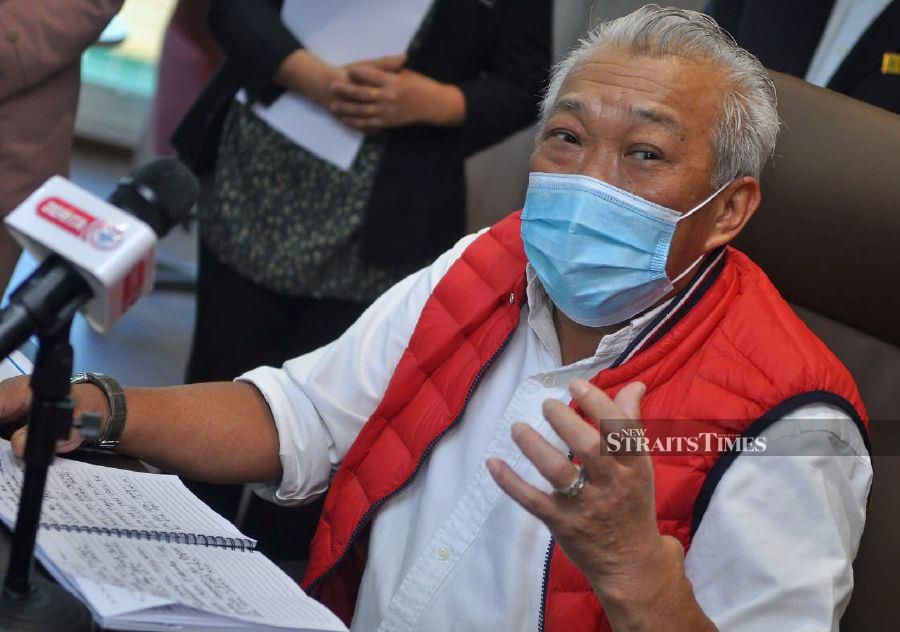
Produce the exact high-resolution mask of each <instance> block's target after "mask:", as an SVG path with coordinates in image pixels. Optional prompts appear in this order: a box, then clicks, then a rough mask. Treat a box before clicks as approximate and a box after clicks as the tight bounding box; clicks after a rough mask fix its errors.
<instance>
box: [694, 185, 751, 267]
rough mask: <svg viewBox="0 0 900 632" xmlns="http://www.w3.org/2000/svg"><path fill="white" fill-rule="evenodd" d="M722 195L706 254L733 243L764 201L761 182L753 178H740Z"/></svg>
mask: <svg viewBox="0 0 900 632" xmlns="http://www.w3.org/2000/svg"><path fill="white" fill-rule="evenodd" d="M722 193H723V195H722V197H721V198H719V199H720V202H719V205H718V206H717V208H716V216H715V218H714V219H713V221H712V231H711V232H710V235H709V237H707V239H706V244H705V245H704V250H705V251H706V252H709V251H710V250H714V249H716V248H718V247H720V246H724V245H725V244H727V243H729V242H731V241H733V240H734V238H735V237H737V236H738V235H739V234H740V232H741V231H742V230H744V226H746V225H747V222H749V221H750V218H751V217H753V214H754V213H756V209H758V208H759V203H760V200H762V194H761V193H760V190H759V180H757V179H756V178H754V177H753V176H744V177H742V178H738V179H737V180H735V181H734V182H732V183H731V184H730V185H728V187H726V189H725V190H724V191H723V192H722Z"/></svg>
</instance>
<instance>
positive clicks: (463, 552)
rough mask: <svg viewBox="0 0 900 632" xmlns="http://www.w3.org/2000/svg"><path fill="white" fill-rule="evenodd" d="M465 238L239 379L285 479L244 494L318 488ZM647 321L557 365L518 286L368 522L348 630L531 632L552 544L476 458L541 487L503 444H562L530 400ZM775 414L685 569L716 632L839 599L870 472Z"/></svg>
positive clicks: (824, 417) (796, 620) (563, 393)
mask: <svg viewBox="0 0 900 632" xmlns="http://www.w3.org/2000/svg"><path fill="white" fill-rule="evenodd" d="M472 239H474V236H469V237H467V238H464V239H463V240H461V241H460V242H459V243H458V244H457V245H456V246H455V247H454V248H453V249H452V250H451V251H449V252H447V253H445V254H444V255H443V256H441V257H440V258H439V259H438V260H437V261H436V262H435V263H434V264H433V265H432V266H430V267H429V268H426V269H424V270H422V271H420V272H418V273H416V274H414V275H412V276H410V277H408V278H407V279H405V280H404V281H402V282H400V283H399V284H397V285H396V286H395V287H394V288H392V289H391V290H390V291H388V292H387V293H386V294H384V295H383V296H382V297H381V298H380V299H379V300H378V301H376V303H375V304H374V305H373V306H372V307H370V308H369V309H368V310H367V311H366V313H365V314H364V315H363V316H362V317H361V318H360V320H359V321H357V323H355V324H354V325H353V326H352V327H351V328H350V329H349V330H348V331H347V332H346V333H345V334H344V335H343V336H342V337H341V338H339V339H338V340H337V341H335V342H333V343H332V344H330V345H328V346H326V347H323V348H321V349H318V350H316V351H314V352H312V353H309V354H306V355H304V356H301V357H299V358H296V359H293V360H290V361H289V362H287V363H285V365H284V367H283V368H282V369H274V368H259V369H255V370H254V371H251V372H249V373H248V374H246V375H244V376H243V377H242V378H240V379H242V380H246V381H249V382H252V383H253V384H255V385H256V386H257V388H259V390H260V391H261V392H262V393H263V395H264V396H265V398H266V400H267V402H268V403H269V406H270V408H271V410H272V413H273V416H274V418H275V423H276V425H277V427H278V434H279V441H280V455H281V462H282V466H283V470H284V474H283V478H282V480H281V481H280V482H279V483H278V484H273V485H269V486H258V488H257V492H258V493H259V494H260V495H262V496H263V497H267V498H269V499H272V500H276V501H277V502H282V503H285V504H291V503H297V502H302V501H305V500H309V499H311V498H313V497H315V496H317V495H319V494H321V493H322V492H324V491H325V489H326V488H327V486H328V483H329V478H330V475H331V473H332V468H335V467H336V466H337V465H338V463H339V462H340V460H341V459H342V457H343V455H344V454H346V452H347V450H348V448H349V447H350V445H351V444H352V443H353V441H354V439H355V438H356V436H357V434H358V432H359V430H360V428H361V427H362V425H363V424H364V423H365V422H366V420H367V419H368V417H369V416H370V415H371V413H372V412H373V411H374V410H375V408H376V406H377V404H378V403H379V402H380V400H381V397H382V395H383V394H384V391H385V389H386V387H387V384H388V381H389V379H390V377H391V375H392V373H393V370H394V367H395V366H396V364H397V362H398V361H399V359H400V356H401V354H402V353H403V351H404V349H405V348H406V346H407V343H408V341H409V338H410V336H411V334H412V331H413V328H414V326H415V324H416V322H417V320H418V318H419V314H420V311H421V309H422V306H423V305H424V304H425V301H426V300H427V299H428V297H429V296H430V295H431V291H432V289H433V288H434V286H435V285H436V284H437V282H438V281H439V280H440V278H441V277H442V276H443V275H444V273H445V272H446V270H447V269H448V268H449V267H450V265H451V264H452V263H453V262H454V261H455V260H456V259H457V258H458V257H459V256H460V254H461V253H462V251H463V250H464V249H465V247H466V246H467V245H468V244H469V243H471V241H472ZM661 309H664V307H663V306H660V307H659V308H657V309H656V310H653V311H651V312H650V313H647V314H644V315H642V316H641V317H639V318H637V319H635V320H634V321H633V322H631V323H630V324H629V325H627V326H625V327H623V328H622V329H621V330H619V331H617V332H615V333H613V334H611V335H608V336H605V337H604V338H603V339H602V341H601V342H600V345H599V346H598V348H597V351H596V353H595V354H594V356H593V357H590V358H587V359H584V360H581V361H579V362H576V363H573V364H570V365H566V366H562V365H561V362H560V353H559V344H558V341H557V339H556V333H555V329H554V327H553V323H552V315H551V306H550V303H549V301H548V299H547V297H546V295H545V293H544V291H543V289H542V288H541V286H540V283H539V282H538V281H537V280H536V279H534V278H533V275H531V274H529V284H528V305H527V306H526V307H523V310H524V312H525V313H524V314H523V318H522V319H521V322H520V324H519V326H518V327H517V329H516V330H515V332H514V333H513V334H512V336H511V337H510V339H509V340H508V342H507V344H506V346H505V348H504V350H503V352H502V353H501V354H499V355H498V356H497V358H496V359H495V361H494V363H493V365H492V366H491V368H490V369H489V370H488V371H487V372H486V373H485V374H484V376H483V378H482V381H481V382H480V384H479V386H478V388H477V389H475V392H474V394H473V395H472V397H471V399H470V401H469V403H468V405H467V407H466V409H465V412H464V415H463V419H462V422H461V423H460V424H459V425H458V426H457V427H456V428H455V429H454V430H453V431H452V432H450V433H448V435H447V436H446V437H445V438H444V439H442V441H441V442H440V443H439V444H438V445H437V447H436V448H435V449H434V451H433V452H432V454H431V456H430V457H429V458H428V460H427V461H426V466H425V467H423V468H422V470H421V471H420V472H419V473H418V475H417V476H416V477H415V478H414V479H413V481H412V482H411V484H410V485H409V486H408V487H407V488H406V489H405V490H404V491H403V492H402V493H400V494H398V495H397V496H395V497H394V498H392V499H391V500H390V501H388V502H387V503H385V504H384V506H383V507H382V508H381V509H380V511H379V512H378V513H377V515H376V517H375V519H374V521H373V523H372V531H371V536H370V542H369V558H368V563H367V565H366V570H365V574H364V576H363V580H362V585H361V587H360V592H359V598H358V600H357V604H356V613H355V616H354V620H353V630H354V631H357V630H375V629H379V630H390V631H392V632H395V631H399V630H427V631H429V632H432V631H441V630H484V629H496V630H525V629H535V628H537V626H538V617H539V613H540V609H541V601H542V579H543V572H544V561H545V555H546V551H547V547H548V544H549V541H550V534H549V532H548V530H547V529H546V527H545V526H544V525H543V524H542V523H541V522H540V521H539V520H537V519H536V518H534V517H532V516H531V515H529V514H528V513H527V512H525V511H524V510H523V509H521V508H520V507H519V506H518V505H517V504H516V503H515V502H514V501H513V500H511V499H510V498H508V497H507V496H506V495H505V494H503V493H502V492H501V490H500V489H499V488H498V487H497V485H496V484H495V483H494V482H493V480H492V479H491V477H490V475H489V474H488V472H487V470H486V468H485V467H484V462H485V460H486V459H487V458H489V457H492V456H496V457H499V458H502V459H504V460H505V461H506V462H507V463H509V464H510V465H511V466H512V467H513V469H514V470H515V471H516V472H517V473H518V474H519V475H520V476H522V477H523V478H524V479H525V480H526V481H528V482H530V483H531V484H533V485H536V486H538V487H540V488H541V489H544V490H547V491H549V490H550V485H549V484H548V483H547V482H546V481H545V480H544V479H543V478H542V477H541V476H540V474H539V473H538V472H537V471H536V470H535V468H534V467H533V466H532V465H531V463H530V462H529V461H528V459H527V458H525V457H524V456H523V455H522V454H521V452H520V451H519V449H518V448H517V447H516V445H515V444H514V443H513V442H512V439H511V437H510V427H511V425H512V424H513V423H514V422H516V421H525V422H527V423H529V424H531V425H532V426H533V427H534V428H535V429H536V430H537V431H538V432H540V433H541V434H542V435H543V436H544V437H545V438H547V440H549V441H550V442H551V443H553V444H554V445H556V446H557V447H559V448H560V449H561V450H566V446H565V445H564V444H563V443H562V442H561V441H560V439H559V438H558V437H557V436H556V434H555V433H554V432H553V431H552V429H551V428H550V427H549V424H548V423H547V422H546V421H545V420H544V419H543V417H542V415H541V403H542V401H543V400H544V399H546V398H548V397H554V398H558V399H560V400H563V401H568V396H567V387H568V384H569V382H570V381H571V380H572V379H574V378H576V377H580V378H590V377H592V376H593V375H595V374H596V373H597V372H599V371H600V370H602V369H604V368H606V367H608V366H610V365H611V364H612V363H613V361H614V360H615V359H616V358H617V357H618V356H619V355H620V354H621V353H622V352H623V351H624V350H625V349H626V347H628V345H629V343H630V342H631V341H632V340H633V339H634V338H635V337H636V336H637V335H638V334H639V333H640V332H641V331H642V330H643V329H644V328H645V326H646V325H647V324H648V323H649V322H650V321H651V320H652V319H653V317H654V316H655V314H656V313H657V312H658V311H659V310H661ZM790 417H791V418H793V421H792V422H790V423H788V422H787V420H786V419H787V418H785V419H783V420H781V421H778V422H776V423H775V424H773V425H772V426H770V427H769V429H768V430H767V431H766V432H765V435H764V436H765V437H766V439H767V445H768V453H773V452H775V453H778V452H780V453H783V454H785V455H788V456H783V457H774V456H773V457H769V456H754V457H751V456H749V455H744V456H740V457H738V458H737V459H736V460H735V462H734V464H733V465H732V466H731V467H730V468H729V469H728V470H727V471H726V473H725V475H724V476H723V477H722V480H721V481H720V483H719V485H718V487H717V489H716V492H715V493H714V494H713V496H712V499H711V501H710V504H709V507H708V509H707V512H706V514H705V517H704V519H703V521H702V522H701V525H700V527H699V529H698V531H697V533H696V535H695V537H694V540H693V543H692V547H691V549H690V551H689V553H688V555H687V558H686V573H687V576H688V578H689V579H690V580H691V581H692V583H693V585H694V589H695V595H696V597H697V600H698V602H699V603H700V605H701V607H702V608H703V609H704V611H705V612H706V613H707V615H708V616H710V618H711V619H712V620H713V621H714V622H716V623H717V624H719V626H720V629H723V630H748V631H749V630H788V629H791V630H793V629H803V630H837V629H838V627H837V626H838V621H839V618H840V616H841V614H842V612H843V609H844V608H845V606H846V604H847V601H848V599H849V594H850V590H851V587H852V569H851V562H852V560H853V558H854V556H855V554H856V548H857V546H858V543H859V538H860V536H861V533H862V528H863V524H864V520H865V503H866V498H867V495H868V490H869V486H870V484H871V475H872V470H871V464H870V462H869V458H868V456H867V453H866V450H865V447H864V445H863V443H862V440H861V437H860V435H859V432H858V431H857V430H856V428H855V427H854V426H853V424H852V423H850V422H849V421H848V419H847V417H846V415H845V414H844V413H843V412H842V411H840V410H838V409H835V408H832V407H829V406H827V405H823V404H813V405H808V406H805V407H803V408H801V409H799V410H797V411H795V413H793V414H792V415H790ZM835 419H840V420H842V422H841V423H838V422H834V421H833V420H835ZM797 454H811V455H829V456H791V455H797ZM836 455H842V456H836Z"/></svg>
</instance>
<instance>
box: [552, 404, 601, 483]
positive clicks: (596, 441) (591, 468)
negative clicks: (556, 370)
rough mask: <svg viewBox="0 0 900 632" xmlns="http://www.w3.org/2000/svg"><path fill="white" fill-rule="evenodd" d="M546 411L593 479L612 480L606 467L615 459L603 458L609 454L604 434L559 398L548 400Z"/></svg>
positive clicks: (558, 432)
mask: <svg viewBox="0 0 900 632" xmlns="http://www.w3.org/2000/svg"><path fill="white" fill-rule="evenodd" d="M543 412H544V417H545V418H546V419H547V421H548V422H549V423H550V425H551V426H553V429H554V430H555V431H556V434H558V435H559V437H560V439H562V440H563V441H565V442H566V445H568V446H569V448H571V449H572V453H573V454H574V455H575V456H576V457H578V459H579V460H580V461H581V462H582V463H583V464H584V466H585V467H586V468H587V471H588V474H589V475H590V477H591V480H592V481H594V482H601V481H604V480H609V471H608V469H607V468H608V467H609V466H610V465H611V464H612V462H607V461H604V460H603V459H604V458H605V457H606V456H608V455H609V451H608V449H607V445H606V440H605V439H604V438H603V435H602V434H600V433H599V432H598V431H597V429H596V428H594V427H593V426H592V425H590V424H589V423H587V422H586V421H585V420H584V419H583V418H582V417H581V416H580V415H579V414H578V413H576V412H575V411H574V410H572V408H571V407H570V406H566V405H565V404H563V403H562V402H560V401H559V400H555V399H548V400H545V401H544V406H543ZM569 482H571V481H569Z"/></svg>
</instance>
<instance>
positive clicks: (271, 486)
mask: <svg viewBox="0 0 900 632" xmlns="http://www.w3.org/2000/svg"><path fill="white" fill-rule="evenodd" d="M236 381H240V382H247V383H249V384H252V385H253V386H255V387H256V388H257V390H259V392H260V393H262V395H263V397H264V398H265V400H266V403H267V404H268V405H269V410H270V411H271V412H272V417H273V419H274V420H275V427H276V429H277V431H278V456H279V458H280V459H281V469H282V476H281V481H280V482H270V483H254V484H252V485H251V489H253V491H254V492H255V493H256V494H257V495H258V496H260V497H261V498H264V499H265V500H268V501H269V502H273V503H275V504H278V505H302V504H306V503H308V502H311V501H313V500H315V499H316V498H318V497H319V496H321V495H322V494H324V493H325V492H326V491H327V489H328V485H329V483H330V481H331V462H330V460H329V453H330V448H331V437H330V435H329V433H328V431H327V430H326V429H325V426H324V424H323V422H322V418H321V416H320V415H319V413H318V411H317V410H316V408H315V406H313V404H312V402H311V401H310V399H309V398H308V397H307V396H306V395H305V394H304V392H303V390H302V389H301V388H300V387H299V386H298V385H297V384H296V383H295V382H294V381H292V380H291V378H290V377H289V376H288V374H287V373H286V372H285V371H282V370H280V369H275V368H272V367H260V368H257V369H253V370H252V371H249V372H247V373H245V374H244V375H242V376H240V377H239V378H237V380H236Z"/></svg>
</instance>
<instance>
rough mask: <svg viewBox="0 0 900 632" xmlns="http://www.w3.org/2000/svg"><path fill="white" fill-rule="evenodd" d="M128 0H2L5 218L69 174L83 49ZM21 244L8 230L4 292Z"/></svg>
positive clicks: (0, 202)
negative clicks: (57, 177)
mask: <svg viewBox="0 0 900 632" xmlns="http://www.w3.org/2000/svg"><path fill="white" fill-rule="evenodd" d="M121 7H122V0H0V218H2V217H3V216H5V215H6V214H7V213H9V212H10V211H11V210H13V209H14V208H15V207H16V206H18V205H19V203H20V202H22V200H24V199H25V198H26V197H28V195H30V194H31V192H32V191H34V190H35V189H36V188H37V187H38V186H40V185H41V184H43V182H44V181H45V180H46V179H47V178H49V177H50V176H52V175H55V174H66V173H68V170H69V157H70V154H71V151H72V131H73V129H74V127H75V109H76V107H77V106H78V89H79V86H80V85H81V54H82V53H83V52H84V50H85V49H86V48H87V47H88V46H90V45H91V44H93V43H94V42H95V41H97V38H98V37H99V36H100V33H101V32H102V31H103V29H104V28H105V27H106V25H107V24H108V23H109V21H110V20H111V19H112V18H113V16H114V15H115V14H116V13H117V12H118V11H119V9H120V8H121ZM20 252H21V249H20V248H19V245H18V244H17V243H16V241H15V240H14V239H13V238H12V236H11V235H10V234H9V233H8V232H7V231H6V229H2V230H0V293H2V292H3V290H4V289H5V288H6V284H7V283H9V278H10V277H11V276H12V273H13V270H14V269H15V267H16V261H18V259H19V254H20Z"/></svg>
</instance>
